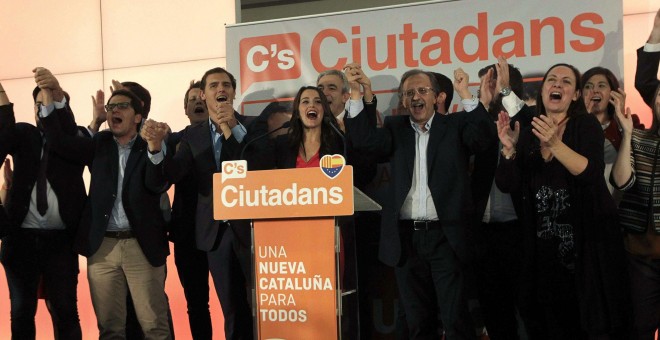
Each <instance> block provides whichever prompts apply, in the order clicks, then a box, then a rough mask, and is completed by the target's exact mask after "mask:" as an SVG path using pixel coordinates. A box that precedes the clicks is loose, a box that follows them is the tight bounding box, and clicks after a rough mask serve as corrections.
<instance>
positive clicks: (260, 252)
mask: <svg viewBox="0 0 660 340" xmlns="http://www.w3.org/2000/svg"><path fill="white" fill-rule="evenodd" d="M335 258H336V257H335V223H334V218H321V219H292V220H257V221H254V271H255V273H254V274H255V286H256V287H255V288H256V289H255V293H256V303H257V332H258V338H259V339H265V340H268V339H320V340H323V339H332V340H335V339H337V295H336V275H335V270H336V266H335Z"/></svg>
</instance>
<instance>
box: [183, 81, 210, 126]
mask: <svg viewBox="0 0 660 340" xmlns="http://www.w3.org/2000/svg"><path fill="white" fill-rule="evenodd" d="M186 116H188V119H189V120H190V124H194V123H198V122H201V121H204V120H207V119H209V112H208V111H207V110H206V105H204V101H203V100H202V90H200V89H197V88H192V89H190V91H188V101H187V102H186Z"/></svg>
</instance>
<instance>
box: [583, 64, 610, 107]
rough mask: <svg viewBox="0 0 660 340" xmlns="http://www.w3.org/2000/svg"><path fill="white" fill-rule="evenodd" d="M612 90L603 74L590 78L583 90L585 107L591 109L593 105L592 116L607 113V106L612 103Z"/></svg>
mask: <svg viewBox="0 0 660 340" xmlns="http://www.w3.org/2000/svg"><path fill="white" fill-rule="evenodd" d="M611 92H612V88H611V87H610V83H609V82H608V81H607V78H606V77H605V76H604V75H602V74H596V75H594V76H593V77H591V78H589V79H588V80H587V82H586V83H585V84H584V87H583V88H582V97H583V99H584V105H585V106H586V107H589V105H593V107H592V109H591V112H589V113H591V114H601V113H606V112H607V104H608V103H609V102H610V93H611Z"/></svg>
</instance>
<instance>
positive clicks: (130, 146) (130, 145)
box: [112, 134, 138, 149]
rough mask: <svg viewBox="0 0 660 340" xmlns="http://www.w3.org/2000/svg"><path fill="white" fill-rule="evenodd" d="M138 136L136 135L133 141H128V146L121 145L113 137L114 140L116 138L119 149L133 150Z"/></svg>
mask: <svg viewBox="0 0 660 340" xmlns="http://www.w3.org/2000/svg"><path fill="white" fill-rule="evenodd" d="M137 136H138V135H137V134H135V136H133V138H131V140H130V141H128V143H126V145H121V144H119V141H118V140H117V137H112V138H114V140H115V143H117V146H118V147H120V148H124V149H132V148H133V144H135V140H136V139H137Z"/></svg>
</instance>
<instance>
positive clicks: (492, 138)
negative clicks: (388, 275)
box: [346, 104, 497, 266]
mask: <svg viewBox="0 0 660 340" xmlns="http://www.w3.org/2000/svg"><path fill="white" fill-rule="evenodd" d="M410 124H411V123H410V118H409V116H407V115H405V116H391V117H387V118H386V119H385V124H384V126H383V128H381V129H375V128H374V127H370V126H369V122H368V120H367V117H363V116H361V115H358V116H357V117H355V118H352V119H347V124H346V127H347V130H348V131H349V134H350V136H351V139H352V141H353V145H354V146H355V147H356V148H358V149H361V150H363V151H366V152H370V153H375V154H377V155H381V156H388V157H389V159H390V166H391V176H392V177H391V180H392V186H391V190H392V192H391V195H390V197H391V198H392V199H391V202H388V203H387V204H386V205H385V207H384V208H383V212H382V219H381V221H382V222H381V223H382V225H381V237H380V251H379V255H380V259H381V260H382V261H383V262H385V263H386V264H388V265H392V266H393V265H396V264H398V263H400V262H401V261H402V259H403V257H402V251H401V249H402V247H401V239H400V236H399V227H398V221H399V219H400V210H401V207H402V206H403V202H404V200H405V198H406V196H407V195H408V192H409V191H410V188H411V185H412V175H413V168H414V164H415V132H414V130H413V128H412V126H411V125H410ZM430 132H431V135H430V139H429V144H428V149H427V150H426V152H427V157H428V169H427V171H428V186H429V189H430V191H431V195H432V197H433V202H434V204H435V209H436V211H437V213H438V218H439V220H440V223H441V225H442V229H443V232H444V234H445V235H446V237H447V240H448V241H449V244H450V245H451V247H452V248H453V249H454V251H455V252H456V254H457V256H458V257H459V258H460V259H462V260H464V261H467V259H468V251H467V244H466V243H467V237H466V234H467V230H466V229H467V228H469V226H470V224H471V220H470V214H471V212H472V200H471V190H470V181H469V178H468V162H469V156H470V154H472V153H474V152H478V151H482V150H485V149H486V148H487V147H488V146H490V145H492V144H493V143H496V138H497V134H496V128H495V124H493V121H492V119H491V118H490V116H489V115H488V113H487V112H486V110H485V109H484V107H483V106H482V105H481V104H479V106H478V107H477V108H476V109H475V110H474V111H472V112H464V111H463V112H457V113H454V114H451V115H440V114H436V115H435V116H434V118H433V122H432V124H431V129H430Z"/></svg>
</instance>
